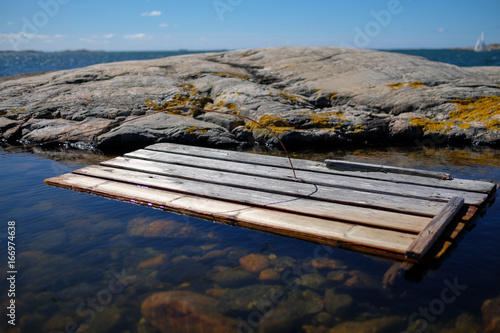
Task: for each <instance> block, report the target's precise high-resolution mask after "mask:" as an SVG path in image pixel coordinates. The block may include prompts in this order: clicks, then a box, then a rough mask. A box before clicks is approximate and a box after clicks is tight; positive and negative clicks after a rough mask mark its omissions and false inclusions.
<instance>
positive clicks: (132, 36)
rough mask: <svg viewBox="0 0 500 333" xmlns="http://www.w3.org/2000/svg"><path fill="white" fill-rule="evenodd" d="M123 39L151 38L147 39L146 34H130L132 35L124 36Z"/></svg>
mask: <svg viewBox="0 0 500 333" xmlns="http://www.w3.org/2000/svg"><path fill="white" fill-rule="evenodd" d="M123 38H125V39H149V38H151V37H149V36H148V35H146V34H132V35H125V36H123Z"/></svg>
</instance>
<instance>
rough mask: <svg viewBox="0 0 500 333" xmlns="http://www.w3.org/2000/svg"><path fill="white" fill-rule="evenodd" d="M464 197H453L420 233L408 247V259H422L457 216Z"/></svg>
mask: <svg viewBox="0 0 500 333" xmlns="http://www.w3.org/2000/svg"><path fill="white" fill-rule="evenodd" d="M463 205H464V199H463V198H461V197H453V198H451V199H450V201H448V203H447V204H446V206H445V207H444V208H443V209H442V210H441V212H440V213H439V214H437V215H436V216H435V217H434V218H433V219H432V220H431V222H429V224H428V225H427V227H426V228H425V229H424V230H423V231H422V232H421V233H420V234H419V235H418V237H417V238H416V239H415V240H414V241H413V243H412V244H411V245H410V246H409V247H408V249H407V251H406V254H405V256H406V257H407V258H408V259H416V260H421V259H422V257H423V256H424V255H425V254H426V253H427V251H428V250H429V249H430V248H431V247H432V245H433V244H434V243H435V242H436V240H437V239H438V238H439V236H440V235H441V234H442V233H443V231H444V230H445V229H446V227H447V226H448V225H449V223H450V222H451V221H452V220H453V219H454V218H455V216H456V215H457V214H458V212H459V211H460V209H461V208H462V206H463Z"/></svg>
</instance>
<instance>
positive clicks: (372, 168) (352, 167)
mask: <svg viewBox="0 0 500 333" xmlns="http://www.w3.org/2000/svg"><path fill="white" fill-rule="evenodd" d="M325 164H326V167H327V168H330V169H334V170H339V171H361V172H383V173H396V174H400V175H410V176H419V177H429V178H434V179H440V180H451V175H450V174H449V173H444V172H437V171H428V170H418V169H412V168H401V167H394V166H387V165H380V164H368V163H358V162H349V161H340V160H325Z"/></svg>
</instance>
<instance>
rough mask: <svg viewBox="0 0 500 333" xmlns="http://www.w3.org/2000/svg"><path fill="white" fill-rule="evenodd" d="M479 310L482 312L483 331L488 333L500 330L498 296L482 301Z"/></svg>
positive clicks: (499, 303) (499, 299) (499, 298)
mask: <svg viewBox="0 0 500 333" xmlns="http://www.w3.org/2000/svg"><path fill="white" fill-rule="evenodd" d="M481 312H482V313H483V322H484V327H485V328H484V331H485V332H488V333H490V332H491V333H497V332H500V296H499V297H497V298H494V299H487V300H486V301H484V302H483V305H482V307H481Z"/></svg>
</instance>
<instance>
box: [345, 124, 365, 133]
mask: <svg viewBox="0 0 500 333" xmlns="http://www.w3.org/2000/svg"><path fill="white" fill-rule="evenodd" d="M364 131H365V127H364V126H363V125H361V124H358V125H353V126H352V127H351V129H350V130H349V132H351V133H361V132H364Z"/></svg>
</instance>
